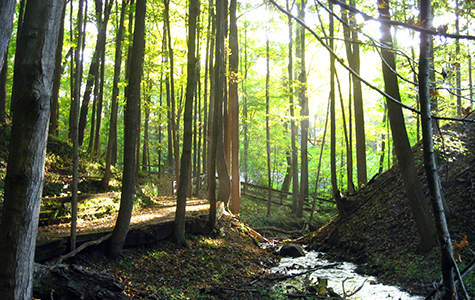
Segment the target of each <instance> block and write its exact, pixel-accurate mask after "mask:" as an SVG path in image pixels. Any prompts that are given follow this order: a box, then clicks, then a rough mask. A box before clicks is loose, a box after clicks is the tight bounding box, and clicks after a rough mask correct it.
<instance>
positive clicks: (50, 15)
mask: <svg viewBox="0 0 475 300" xmlns="http://www.w3.org/2000/svg"><path fill="white" fill-rule="evenodd" d="M64 3H65V2H64V0H36V1H35V0H30V1H28V3H27V5H26V10H25V18H24V20H23V23H22V24H21V26H22V28H23V29H22V30H21V33H20V35H19V37H18V39H17V40H18V42H17V49H16V55H15V57H16V62H15V74H14V91H13V99H12V116H13V125H12V133H11V134H12V139H11V144H10V158H9V161H8V168H7V175H6V180H5V197H4V203H3V213H2V221H1V224H0V265H1V266H2V267H1V268H0V299H9V300H10V299H25V300H26V299H31V298H32V287H33V286H32V276H33V263H34V255H35V244H36V233H37V229H38V218H39V208H40V200H41V193H42V190H43V180H44V164H45V153H46V140H47V132H48V123H49V114H50V101H51V93H52V88H53V86H52V85H53V74H54V66H55V53H56V47H57V43H58V34H59V27H60V23H61V13H62V10H63V7H64ZM1 54H2V55H1V56H2V58H3V55H4V53H1Z"/></svg>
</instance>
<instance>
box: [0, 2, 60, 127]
mask: <svg viewBox="0 0 475 300" xmlns="http://www.w3.org/2000/svg"><path fill="white" fill-rule="evenodd" d="M65 16H66V6H64V8H63V12H62V13H61V24H60V31H59V35H58V46H57V47H56V60H55V70H54V81H53V95H52V97H51V113H50V120H49V134H51V135H55V136H57V135H58V128H57V127H58V118H59V89H60V87H61V77H62V75H63V71H64V68H63V66H62V62H63V40H64V18H65ZM0 121H1V118H0Z"/></svg>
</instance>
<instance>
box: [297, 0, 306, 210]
mask: <svg viewBox="0 0 475 300" xmlns="http://www.w3.org/2000/svg"><path fill="white" fill-rule="evenodd" d="M306 3H307V1H306V0H301V2H300V7H299V18H300V19H301V20H305V6H306ZM298 43H299V49H300V50H299V51H298V53H299V58H300V70H299V78H298V79H299V84H300V86H299V98H300V106H301V109H300V116H301V118H302V119H301V121H300V130H301V145H300V149H301V150H300V152H301V156H300V160H301V164H300V173H301V175H300V194H299V203H298V207H297V217H299V218H301V217H302V216H303V204H304V201H305V200H306V197H307V195H308V148H307V142H308V126H309V119H308V97H307V68H306V65H305V64H306V62H305V28H303V27H300V32H299V41H298Z"/></svg>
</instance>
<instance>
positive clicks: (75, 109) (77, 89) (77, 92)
mask: <svg viewBox="0 0 475 300" xmlns="http://www.w3.org/2000/svg"><path fill="white" fill-rule="evenodd" d="M83 6H84V0H80V1H79V9H78V10H79V11H78V36H77V45H76V54H75V56H74V58H75V64H76V68H75V70H74V72H75V73H74V99H73V101H72V103H73V105H72V106H71V119H72V127H71V139H72V141H73V182H72V187H71V190H72V191H71V239H70V250H71V251H73V250H74V249H76V225H77V214H78V180H79V178H78V177H79V175H78V172H79V149H78V147H79V136H78V115H79V99H80V98H81V77H82V62H83V61H82V58H83V57H82V52H83V49H84V48H83V46H84V44H83V40H84V35H85V34H84V31H83V29H84V28H83V17H84V15H85V13H84V15H83ZM85 10H86V9H85Z"/></svg>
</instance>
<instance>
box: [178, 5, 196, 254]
mask: <svg viewBox="0 0 475 300" xmlns="http://www.w3.org/2000/svg"><path fill="white" fill-rule="evenodd" d="M198 15H199V0H190V6H189V20H188V68H187V69H188V77H187V85H186V100H185V113H184V117H183V118H184V120H183V126H184V135H183V147H182V148H183V153H182V156H181V166H180V184H179V186H178V195H177V204H176V213H175V228H174V232H173V235H174V237H175V239H176V243H177V244H178V245H180V246H186V247H189V245H188V243H187V242H186V238H185V212H186V196H187V190H188V179H189V177H190V171H191V170H190V166H191V151H192V142H193V128H192V125H193V97H194V95H195V90H196V63H197V60H196V19H197V17H198Z"/></svg>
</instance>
